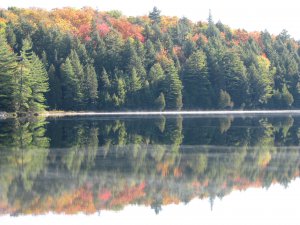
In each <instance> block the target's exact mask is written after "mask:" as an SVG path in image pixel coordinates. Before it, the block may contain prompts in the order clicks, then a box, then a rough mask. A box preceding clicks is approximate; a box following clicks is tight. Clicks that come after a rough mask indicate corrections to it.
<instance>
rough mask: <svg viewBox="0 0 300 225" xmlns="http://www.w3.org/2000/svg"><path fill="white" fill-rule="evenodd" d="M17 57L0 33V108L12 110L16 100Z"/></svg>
mask: <svg viewBox="0 0 300 225" xmlns="http://www.w3.org/2000/svg"><path fill="white" fill-rule="evenodd" d="M16 60H17V57H16V55H15V54H14V53H13V52H12V50H11V49H10V47H9V46H8V44H7V42H6V40H5V37H4V36H3V35H1V34H0V109H1V110H6V111H14V110H15V103H16V100H17V99H15V97H17V96H16V91H17V84H16V73H17V62H16Z"/></svg>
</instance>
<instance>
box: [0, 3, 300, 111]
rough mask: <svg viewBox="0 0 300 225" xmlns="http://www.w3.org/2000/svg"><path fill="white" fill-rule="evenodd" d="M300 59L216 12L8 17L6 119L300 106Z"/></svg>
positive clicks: (65, 11) (0, 98) (4, 35)
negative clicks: (57, 113)
mask: <svg viewBox="0 0 300 225" xmlns="http://www.w3.org/2000/svg"><path fill="white" fill-rule="evenodd" d="M299 54H300V48H299V42H298V41H296V40H294V39H293V38H292V37H290V36H289V34H288V32H287V31H285V30H284V31H282V32H281V33H280V34H279V35H277V36H275V35H272V34H270V33H268V32H267V31H263V32H259V31H257V32H247V31H245V30H242V29H232V28H230V27H229V26H227V25H224V24H222V23H221V22H220V21H218V22H214V21H213V17H212V15H211V14H210V15H209V18H208V21H201V22H196V23H195V22H192V21H190V20H189V19H188V18H177V17H168V16H163V15H162V14H161V12H160V10H159V9H157V8H154V9H153V10H152V11H151V12H149V15H147V16H137V17H127V16H124V15H122V13H121V12H119V11H116V10H114V11H109V12H99V11H97V10H94V9H92V8H88V7H85V8H82V9H74V8H61V9H53V10H51V11H47V10H43V9H37V8H31V9H22V8H16V7H11V8H8V9H0V111H8V112H26V113H27V112H29V113H34V112H38V111H42V110H45V109H48V110H99V111H111V110H181V109H187V110H188V109H265V108H268V109H273V108H276V109H278V108H280V109H287V108H299V107H300V98H299V97H300V96H299V95H300V82H299V80H300V77H299V65H300V57H299Z"/></svg>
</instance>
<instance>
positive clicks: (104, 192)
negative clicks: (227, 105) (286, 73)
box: [0, 114, 300, 225]
mask: <svg viewBox="0 0 300 225" xmlns="http://www.w3.org/2000/svg"><path fill="white" fill-rule="evenodd" d="M299 141H300V116H299V115H292V114H284V115H281V114H278V115H267V114H263V115H214V116H209V115H150V116H149V115H142V116H138V115H131V116H130V115H126V116H125V115H116V116H112V115H106V116H70V117H58V118H35V119H19V120H13V119H7V120H0V223H1V225H3V224H22V225H26V224H30V225H32V224H54V223H55V224H66V221H67V222H68V223H73V224H74V223H75V224H78V223H86V224H173V225H174V224H200V223H204V224H299V221H300V216H299V213H298V207H297V206H298V204H299V202H300V197H299V196H300V179H299V174H300V173H299V171H300V147H299Z"/></svg>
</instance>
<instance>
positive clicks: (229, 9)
mask: <svg viewBox="0 0 300 225" xmlns="http://www.w3.org/2000/svg"><path fill="white" fill-rule="evenodd" d="M299 5H300V2H299V1H297V0H284V1H283V0H281V1H280V0H273V1H271V0H247V1H243V0H205V1H203V0H140V1H138V0H0V8H7V7H8V6H18V7H25V8H27V7H39V8H47V9H52V8H60V7H64V6H72V7H76V8H81V7H83V6H92V7H94V8H97V9H98V10H100V11H105V10H112V9H116V10H120V11H122V12H123V14H125V15H128V16H131V15H132V16H134V15H145V14H148V13H149V11H151V9H152V8H153V6H157V7H158V8H159V9H160V10H161V11H162V14H164V15H170V16H172V15H174V16H178V17H182V16H185V17H188V18H189V19H191V20H193V21H199V20H206V19H207V17H208V12H209V9H211V10H212V15H213V18H214V21H215V22H217V21H218V20H221V21H222V22H223V23H224V24H227V25H229V26H231V27H233V28H244V29H246V30H248V31H254V30H258V31H261V30H265V29H267V30H268V31H269V32H271V33H273V34H278V33H280V32H281V31H282V30H283V29H286V30H288V32H289V34H290V35H291V36H292V37H294V38H295V39H298V40H299V39H300V7H299Z"/></svg>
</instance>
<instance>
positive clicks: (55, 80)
mask: <svg viewBox="0 0 300 225" xmlns="http://www.w3.org/2000/svg"><path fill="white" fill-rule="evenodd" d="M48 77H49V89H50V90H49V92H48V93H47V95H46V97H47V103H48V104H49V108H50V109H60V108H61V107H62V87H61V81H60V79H59V77H58V76H57V73H56V70H55V67H54V65H53V64H51V65H50V67H49V70H48Z"/></svg>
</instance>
